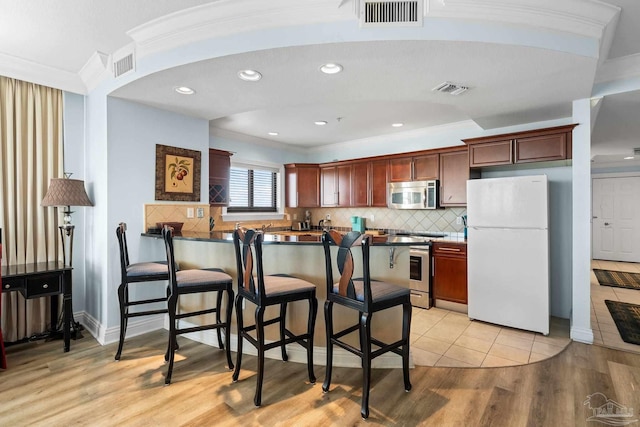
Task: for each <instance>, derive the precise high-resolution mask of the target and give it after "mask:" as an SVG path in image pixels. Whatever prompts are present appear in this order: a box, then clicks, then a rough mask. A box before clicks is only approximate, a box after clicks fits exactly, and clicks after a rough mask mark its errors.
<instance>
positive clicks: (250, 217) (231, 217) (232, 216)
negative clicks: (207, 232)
mask: <svg viewBox="0 0 640 427" xmlns="http://www.w3.org/2000/svg"><path fill="white" fill-rule="evenodd" d="M267 219H273V220H282V219H285V215H284V214H282V213H278V212H234V213H224V214H222V220H223V221H225V222H227V221H230V222H234V221H254V220H255V221H262V220H267Z"/></svg>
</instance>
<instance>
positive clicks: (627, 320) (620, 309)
mask: <svg viewBox="0 0 640 427" xmlns="http://www.w3.org/2000/svg"><path fill="white" fill-rule="evenodd" d="M604 302H605V304H607V308H608V309H609V313H611V317H613V321H614V322H616V327H617V328H618V332H620V336H621V337H622V340H623V341H624V342H628V343H630V344H638V345H640V305H637V304H629V303H628V302H620V301H611V300H605V301H604Z"/></svg>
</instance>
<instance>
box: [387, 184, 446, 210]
mask: <svg viewBox="0 0 640 427" xmlns="http://www.w3.org/2000/svg"><path fill="white" fill-rule="evenodd" d="M439 188H440V184H439V182H438V180H436V179H434V180H430V181H407V182H390V183H388V184H387V206H388V207H389V208H392V209H438V208H439V207H440V195H439Z"/></svg>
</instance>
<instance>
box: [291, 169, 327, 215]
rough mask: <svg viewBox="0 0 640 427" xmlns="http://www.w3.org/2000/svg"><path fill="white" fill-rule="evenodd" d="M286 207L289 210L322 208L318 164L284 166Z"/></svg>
mask: <svg viewBox="0 0 640 427" xmlns="http://www.w3.org/2000/svg"><path fill="white" fill-rule="evenodd" d="M284 174H285V183H286V184H285V185H286V191H285V206H286V207H288V208H317V207H319V206H320V200H319V199H320V198H319V191H320V169H319V167H318V165H317V164H310V163H297V164H288V165H284Z"/></svg>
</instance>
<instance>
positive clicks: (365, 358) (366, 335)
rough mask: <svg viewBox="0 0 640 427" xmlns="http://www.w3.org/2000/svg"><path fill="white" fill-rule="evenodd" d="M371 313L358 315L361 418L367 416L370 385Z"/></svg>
mask: <svg viewBox="0 0 640 427" xmlns="http://www.w3.org/2000/svg"><path fill="white" fill-rule="evenodd" d="M372 317H373V315H372V314H368V313H362V315H361V316H360V346H361V350H362V377H363V378H362V379H363V382H362V408H361V410H360V414H361V415H362V418H368V417H369V387H371V318H372Z"/></svg>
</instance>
